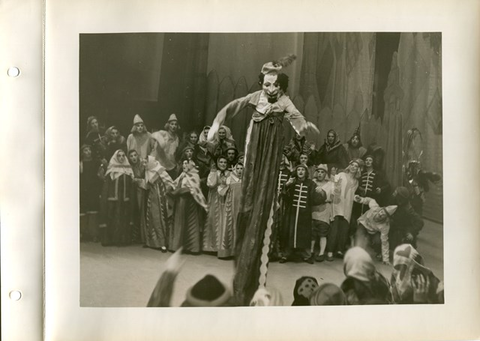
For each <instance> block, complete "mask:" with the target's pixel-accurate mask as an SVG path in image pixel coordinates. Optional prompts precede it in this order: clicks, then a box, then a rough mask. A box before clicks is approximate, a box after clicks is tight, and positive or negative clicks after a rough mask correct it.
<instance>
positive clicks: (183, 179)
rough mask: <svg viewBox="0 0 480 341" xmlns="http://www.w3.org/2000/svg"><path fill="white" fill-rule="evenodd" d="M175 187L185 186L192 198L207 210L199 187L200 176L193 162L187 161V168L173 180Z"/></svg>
mask: <svg viewBox="0 0 480 341" xmlns="http://www.w3.org/2000/svg"><path fill="white" fill-rule="evenodd" d="M174 186H175V188H179V187H186V188H188V190H189V191H190V194H191V195H192V197H193V199H194V200H195V201H196V202H197V204H199V205H200V206H202V207H203V208H204V209H205V211H208V205H207V201H206V200H205V196H204V195H203V193H202V190H201V188H200V176H199V175H198V170H197V169H196V168H195V164H194V163H193V162H192V161H189V167H188V170H187V171H186V172H185V171H183V172H182V173H181V174H180V175H179V176H178V177H177V179H175V182H174Z"/></svg>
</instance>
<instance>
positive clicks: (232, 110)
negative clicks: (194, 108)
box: [207, 94, 253, 141]
mask: <svg viewBox="0 0 480 341" xmlns="http://www.w3.org/2000/svg"><path fill="white" fill-rule="evenodd" d="M252 96H253V94H248V95H247V96H245V97H241V98H237V99H234V100H233V101H231V102H230V103H228V104H227V105H226V106H224V107H223V108H222V109H221V110H220V111H219V112H218V114H217V116H216V117H215V119H214V120H213V124H212V126H211V127H210V131H209V132H208V137H207V140H208V141H212V140H213V137H214V136H215V133H216V132H217V131H218V128H219V127H220V126H221V125H222V124H223V122H225V119H226V118H227V115H228V116H229V117H234V116H235V115H236V114H238V112H239V111H241V110H243V109H245V108H246V107H247V105H248V102H249V101H250V99H251V98H252Z"/></svg>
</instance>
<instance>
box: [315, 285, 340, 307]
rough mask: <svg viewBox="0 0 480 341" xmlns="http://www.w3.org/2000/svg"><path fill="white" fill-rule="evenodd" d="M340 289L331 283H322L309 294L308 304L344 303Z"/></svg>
mask: <svg viewBox="0 0 480 341" xmlns="http://www.w3.org/2000/svg"><path fill="white" fill-rule="evenodd" d="M346 304H347V298H346V297H345V294H344V293H343V291H342V289H340V288H339V287H338V286H336V285H335V284H332V283H324V284H322V285H321V286H319V287H318V288H317V289H316V290H315V291H314V292H313V293H312V295H310V305H346Z"/></svg>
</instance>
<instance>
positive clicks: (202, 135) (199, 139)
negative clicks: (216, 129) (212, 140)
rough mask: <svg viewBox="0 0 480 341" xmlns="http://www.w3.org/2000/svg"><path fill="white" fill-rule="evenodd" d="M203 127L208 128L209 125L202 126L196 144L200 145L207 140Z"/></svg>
mask: <svg viewBox="0 0 480 341" xmlns="http://www.w3.org/2000/svg"><path fill="white" fill-rule="evenodd" d="M205 129H210V126H205V127H203V129H202V131H201V132H200V134H199V135H198V144H200V145H202V146H203V145H205V143H206V142H207V138H206V137H205Z"/></svg>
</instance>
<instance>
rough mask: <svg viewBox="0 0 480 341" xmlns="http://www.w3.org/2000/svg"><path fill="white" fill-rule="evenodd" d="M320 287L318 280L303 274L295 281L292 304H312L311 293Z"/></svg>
mask: <svg viewBox="0 0 480 341" xmlns="http://www.w3.org/2000/svg"><path fill="white" fill-rule="evenodd" d="M317 288H318V282H317V280H316V279H315V278H313V277H310V276H303V277H300V278H299V279H297V281H296V282H295V288H294V289H293V297H294V300H293V303H292V306H297V305H310V301H309V298H310V295H311V294H312V293H313V292H314V291H315V290H316V289H317Z"/></svg>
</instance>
